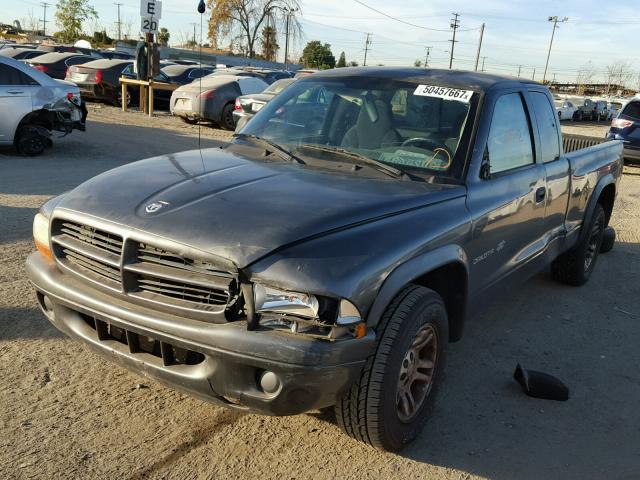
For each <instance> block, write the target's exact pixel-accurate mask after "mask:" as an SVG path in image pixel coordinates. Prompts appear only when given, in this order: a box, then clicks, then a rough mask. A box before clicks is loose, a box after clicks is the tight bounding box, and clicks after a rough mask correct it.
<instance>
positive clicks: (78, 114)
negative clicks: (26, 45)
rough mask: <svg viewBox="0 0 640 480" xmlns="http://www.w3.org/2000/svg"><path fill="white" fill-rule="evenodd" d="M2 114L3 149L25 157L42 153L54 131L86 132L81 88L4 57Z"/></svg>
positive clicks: (0, 67) (0, 60)
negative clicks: (7, 148)
mask: <svg viewBox="0 0 640 480" xmlns="http://www.w3.org/2000/svg"><path fill="white" fill-rule="evenodd" d="M0 111H2V115H0V145H15V147H16V148H17V149H18V151H19V152H20V153H23V154H25V155H38V154H40V153H42V152H43V151H44V149H45V148H46V147H48V146H49V145H51V139H50V137H51V132H52V131H58V132H62V133H65V134H68V133H71V131H72V130H74V129H77V130H84V129H85V119H86V116H87V115H86V112H87V111H86V108H85V106H84V104H83V103H82V100H81V98H80V91H79V90H78V87H76V86H75V85H73V84H71V83H67V82H64V81H61V80H55V79H53V78H51V77H49V76H48V75H46V74H45V73H43V72H41V71H38V70H34V69H33V68H31V67H28V66H27V65H25V64H24V63H21V62H19V61H17V60H14V59H13V58H7V57H4V56H0Z"/></svg>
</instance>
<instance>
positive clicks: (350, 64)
mask: <svg viewBox="0 0 640 480" xmlns="http://www.w3.org/2000/svg"><path fill="white" fill-rule="evenodd" d="M347 66H348V67H357V66H358V62H356V61H354V60H351V61H350V62H349V63H348V64H347Z"/></svg>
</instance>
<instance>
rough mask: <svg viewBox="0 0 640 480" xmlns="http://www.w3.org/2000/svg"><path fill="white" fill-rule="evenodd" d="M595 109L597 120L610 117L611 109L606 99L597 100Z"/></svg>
mask: <svg viewBox="0 0 640 480" xmlns="http://www.w3.org/2000/svg"><path fill="white" fill-rule="evenodd" d="M594 110H595V119H596V120H598V121H600V120H606V119H607V118H609V109H608V107H607V102H606V101H605V100H598V101H597V102H595V108H594Z"/></svg>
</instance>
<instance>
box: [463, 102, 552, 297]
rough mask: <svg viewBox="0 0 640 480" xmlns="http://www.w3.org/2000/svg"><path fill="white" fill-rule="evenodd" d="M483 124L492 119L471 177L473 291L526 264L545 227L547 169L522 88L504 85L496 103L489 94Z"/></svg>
mask: <svg viewBox="0 0 640 480" xmlns="http://www.w3.org/2000/svg"><path fill="white" fill-rule="evenodd" d="M482 124H483V125H487V124H489V128H488V131H485V132H484V133H483V134H480V133H479V134H478V138H477V143H476V147H479V148H481V149H482V150H481V152H482V155H483V160H482V163H481V166H480V167H479V168H476V170H475V172H474V171H470V175H469V178H468V187H469V194H468V197H467V198H468V202H469V203H468V208H469V210H470V211H471V215H472V228H473V234H472V235H473V237H472V240H471V242H470V243H469V244H468V247H467V255H468V261H469V269H470V289H471V293H472V294H478V293H479V292H480V291H482V290H484V289H485V288H488V287H490V286H492V285H494V284H496V283H497V282H498V281H500V280H503V279H505V278H506V277H507V275H509V274H510V273H513V272H515V271H517V270H519V269H521V267H525V266H526V265H527V264H528V263H529V261H531V260H532V259H534V258H535V257H536V255H537V253H538V252H540V250H541V249H542V245H543V244H544V239H543V237H544V233H545V225H544V215H545V192H546V190H545V172H544V166H543V165H541V164H539V163H537V162H536V161H535V154H534V152H535V149H534V140H533V139H534V136H533V128H534V127H533V126H532V122H531V120H530V116H529V112H528V111H527V108H526V104H525V101H524V96H523V92H521V91H519V90H505V91H503V92H501V93H500V94H498V95H495V96H494V97H493V103H491V100H487V102H486V104H485V107H484V109H483V122H482ZM483 136H484V138H483ZM476 164H477V162H476Z"/></svg>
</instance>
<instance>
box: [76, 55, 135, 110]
mask: <svg viewBox="0 0 640 480" xmlns="http://www.w3.org/2000/svg"><path fill="white" fill-rule="evenodd" d="M132 64H133V62H132V61H131V60H119V59H114V60H106V59H103V60H93V61H91V62H88V63H85V64H83V65H77V66H73V67H70V68H69V71H68V72H67V76H66V79H67V80H70V81H72V82H73V83H75V84H77V85H78V87H79V88H80V92H82V96H83V97H84V98H86V99H88V100H95V101H102V102H109V103H111V104H113V105H116V106H118V105H122V88H121V86H120V76H121V75H122V72H123V71H124V70H125V68H127V66H129V65H132ZM131 97H132V94H131V92H130V91H127V98H126V99H125V101H126V102H127V105H129V104H130V103H131Z"/></svg>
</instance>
